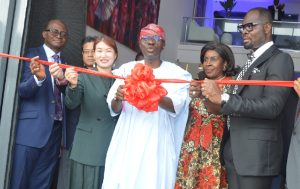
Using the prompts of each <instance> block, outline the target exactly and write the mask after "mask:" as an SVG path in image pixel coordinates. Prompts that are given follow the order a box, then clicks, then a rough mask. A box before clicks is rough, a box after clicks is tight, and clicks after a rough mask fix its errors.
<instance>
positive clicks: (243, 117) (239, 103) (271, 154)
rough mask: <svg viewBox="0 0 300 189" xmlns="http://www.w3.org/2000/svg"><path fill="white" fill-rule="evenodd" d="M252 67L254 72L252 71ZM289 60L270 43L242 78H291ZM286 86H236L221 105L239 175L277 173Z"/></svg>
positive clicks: (288, 56)
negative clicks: (228, 120)
mask: <svg viewBox="0 0 300 189" xmlns="http://www.w3.org/2000/svg"><path fill="white" fill-rule="evenodd" d="M254 68H256V69H255V70H256V71H253V70H254ZM293 72H294V66H293V60H292V58H291V56H290V55H289V54H287V53H283V52H281V51H280V50H279V49H278V48H277V47H275V46H274V45H273V46H271V47H270V48H269V49H268V50H267V51H265V52H264V53H263V54H262V55H261V56H260V57H259V58H258V59H256V61H255V62H254V63H253V64H252V65H251V66H250V68H249V69H248V70H247V72H246V73H245V75H244V77H243V80H292V79H293ZM290 90H291V89H289V88H285V87H268V86H240V87H239V88H238V90H237V94H236V95H231V96H230V99H229V101H228V102H227V103H226V104H224V106H223V107H222V113H223V114H226V115H231V116H230V140H231V147H232V154H233V162H234V165H235V168H236V170H237V172H238V173H239V174H240V175H249V176H268V175H277V174H279V171H280V166H281V160H282V148H283V144H282V133H281V119H282V116H281V114H282V112H283V108H284V105H285V103H286V101H287V99H288V96H289V93H290Z"/></svg>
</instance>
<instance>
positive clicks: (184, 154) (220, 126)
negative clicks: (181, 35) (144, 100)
mask: <svg viewBox="0 0 300 189" xmlns="http://www.w3.org/2000/svg"><path fill="white" fill-rule="evenodd" d="M200 59H201V63H202V66H203V71H204V72H203V73H199V79H204V78H208V79H214V80H226V79H232V78H233V76H234V75H235V74H236V72H237V69H236V68H235V62H234V56H233V53H232V51H231V49H230V48H229V47H228V46H226V45H224V44H222V43H215V42H211V43H207V44H206V45H205V46H204V47H203V48H202V50H201V57H200ZM199 87H200V84H199V83H196V82H192V83H191V87H190V96H191V97H192V98H193V99H192V101H191V103H190V113H189V119H188V122H187V126H186V130H185V135H184V141H183V143H182V146H181V152H180V158H179V164H178V169H177V176H176V184H175V189H224V188H227V182H226V175H225V169H224V167H223V166H222V165H221V161H220V148H221V141H222V137H223V131H224V128H225V125H226V117H225V116H223V115H220V114H217V113H216V114H212V113H209V112H214V111H213V108H214V107H213V106H211V105H210V104H209V102H208V101H206V99H205V97H203V96H202V95H201V94H199V92H196V91H194V90H193V89H195V88H199ZM220 87H221V88H222V90H223V91H224V92H228V90H229V86H228V85H225V86H220Z"/></svg>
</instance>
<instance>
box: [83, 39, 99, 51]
mask: <svg viewBox="0 0 300 189" xmlns="http://www.w3.org/2000/svg"><path fill="white" fill-rule="evenodd" d="M95 39H96V37H92V36H86V37H85V38H83V39H82V41H81V50H83V45H85V44H86V43H90V42H95Z"/></svg>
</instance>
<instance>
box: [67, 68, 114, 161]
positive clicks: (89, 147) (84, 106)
mask: <svg viewBox="0 0 300 189" xmlns="http://www.w3.org/2000/svg"><path fill="white" fill-rule="evenodd" d="M111 85H112V79H108V78H101V77H97V76H92V75H87V74H80V75H79V78H78V85H77V87H76V88H75V89H71V88H70V87H67V89H66V98H65V103H66V106H67V107H68V108H69V109H74V108H76V107H78V106H79V105H80V107H81V112H80V116H79V122H78V125H77V127H76V131H75V136H74V141H73V146H72V149H71V153H70V158H71V159H72V160H75V161H77V162H79V163H82V164H86V165H91V166H104V164H105V157H106V152H107V149H108V146H109V143H110V140H111V137H112V134H113V131H114V128H115V124H116V120H115V118H113V117H111V115H110V111H109V108H108V105H107V102H106V97H107V93H108V91H109V89H110V86H111Z"/></svg>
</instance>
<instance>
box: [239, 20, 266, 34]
mask: <svg viewBox="0 0 300 189" xmlns="http://www.w3.org/2000/svg"><path fill="white" fill-rule="evenodd" d="M259 24H263V23H255V22H250V23H246V24H239V25H238V26H237V30H238V31H239V32H240V33H243V32H244V31H245V30H246V31H248V32H251V31H252V30H253V29H254V27H255V26H257V25H259Z"/></svg>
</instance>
